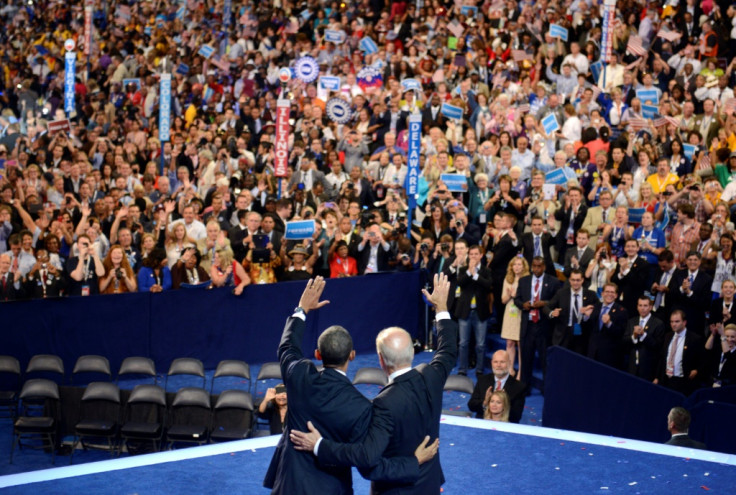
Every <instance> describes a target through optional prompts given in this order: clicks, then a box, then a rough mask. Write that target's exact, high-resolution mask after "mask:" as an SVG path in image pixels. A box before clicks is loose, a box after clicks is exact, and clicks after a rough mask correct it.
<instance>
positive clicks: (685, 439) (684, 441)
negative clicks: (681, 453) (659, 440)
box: [665, 435, 705, 450]
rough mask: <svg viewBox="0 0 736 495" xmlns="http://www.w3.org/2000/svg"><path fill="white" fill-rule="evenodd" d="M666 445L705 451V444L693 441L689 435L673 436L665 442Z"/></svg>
mask: <svg viewBox="0 0 736 495" xmlns="http://www.w3.org/2000/svg"><path fill="white" fill-rule="evenodd" d="M665 445H676V446H677V447H689V448H691V449H700V450H705V444H704V443H702V442H698V441H697V440H693V439H692V438H690V437H689V436H688V435H677V436H676V437H675V436H673V437H672V438H670V439H669V440H667V441H666V442H665Z"/></svg>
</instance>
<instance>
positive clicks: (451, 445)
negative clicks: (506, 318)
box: [450, 308, 574, 447]
mask: <svg viewBox="0 0 736 495" xmlns="http://www.w3.org/2000/svg"><path fill="white" fill-rule="evenodd" d="M573 309H574V308H573ZM454 446H455V444H454V443H451V444H450V447H454Z"/></svg>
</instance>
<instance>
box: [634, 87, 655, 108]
mask: <svg viewBox="0 0 736 495" xmlns="http://www.w3.org/2000/svg"><path fill="white" fill-rule="evenodd" d="M636 97H637V98H639V99H640V100H641V102H642V103H646V102H648V101H651V102H652V103H654V104H655V105H658V104H659V95H658V94H657V90H656V89H637V90H636Z"/></svg>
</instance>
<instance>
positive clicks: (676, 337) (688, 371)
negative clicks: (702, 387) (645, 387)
mask: <svg viewBox="0 0 736 495" xmlns="http://www.w3.org/2000/svg"><path fill="white" fill-rule="evenodd" d="M670 327H671V328H672V333H670V334H669V335H667V337H665V343H664V347H663V348H662V350H661V351H660V354H659V366H658V370H657V378H655V379H654V383H655V384H658V383H661V384H662V385H664V386H665V387H667V388H671V389H672V390H676V391H678V392H680V393H683V394H685V395H690V394H691V393H692V392H693V391H694V390H695V389H696V388H697V387H698V385H699V384H700V379H701V376H699V375H701V373H700V368H701V366H702V361H703V339H702V337H700V335H698V333H697V332H696V331H693V330H688V329H687V317H686V316H685V312H684V311H683V310H681V309H676V310H674V311H673V312H672V314H671V315H670Z"/></svg>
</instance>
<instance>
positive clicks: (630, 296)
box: [611, 256, 649, 315]
mask: <svg viewBox="0 0 736 495" xmlns="http://www.w3.org/2000/svg"><path fill="white" fill-rule="evenodd" d="M647 280H649V263H647V260H645V259H644V258H643V257H641V256H638V257H637V258H636V259H635V260H634V264H633V265H632V266H631V268H630V269H629V271H628V272H627V273H626V275H622V274H621V263H617V264H616V269H615V270H614V272H613V275H612V276H611V282H613V283H615V284H616V285H617V286H618V292H619V299H618V300H619V302H620V303H621V304H623V306H624V308H626V311H628V312H629V314H630V315H634V314H637V309H636V306H637V304H638V299H639V296H640V295H642V294H643V293H644V291H645V290H647V289H648V287H647V286H646V283H647Z"/></svg>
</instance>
